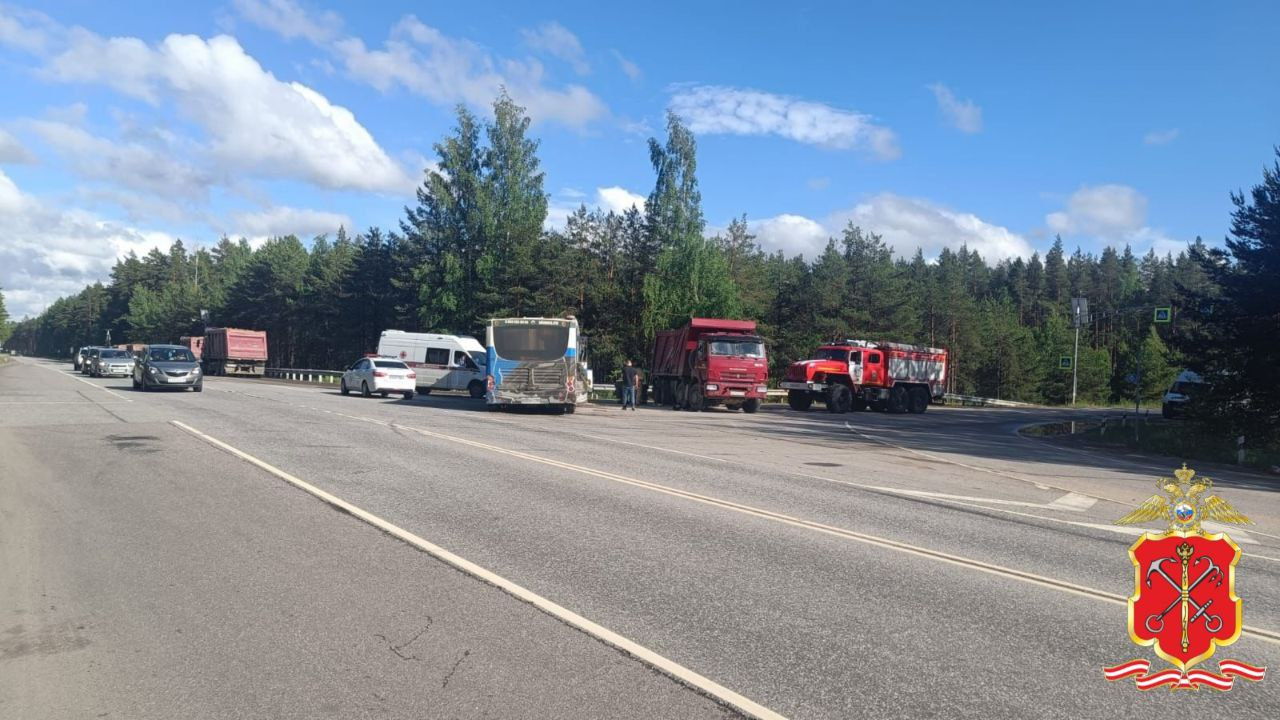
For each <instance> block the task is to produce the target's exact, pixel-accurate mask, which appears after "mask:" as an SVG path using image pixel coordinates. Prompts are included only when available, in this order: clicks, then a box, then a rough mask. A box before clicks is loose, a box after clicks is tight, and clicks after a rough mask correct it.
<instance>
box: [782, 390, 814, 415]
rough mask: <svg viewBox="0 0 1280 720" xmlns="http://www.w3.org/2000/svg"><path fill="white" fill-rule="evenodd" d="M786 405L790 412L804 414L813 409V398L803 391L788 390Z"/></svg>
mask: <svg viewBox="0 0 1280 720" xmlns="http://www.w3.org/2000/svg"><path fill="white" fill-rule="evenodd" d="M787 404H788V405H790V406H791V409H792V410H797V411H799V412H804V411H806V410H808V409H809V408H811V407H813V397H812V396H811V395H809V393H807V392H805V391H803V390H788V391H787Z"/></svg>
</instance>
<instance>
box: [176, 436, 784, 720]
mask: <svg viewBox="0 0 1280 720" xmlns="http://www.w3.org/2000/svg"><path fill="white" fill-rule="evenodd" d="M335 414H340V413H335ZM355 419H363V418H355ZM170 422H171V423H173V424H174V425H175V426H177V427H178V428H181V429H182V430H184V431H186V432H188V433H190V434H191V435H194V436H195V437H198V438H200V439H201V440H203V441H205V442H207V443H209V444H210V445H213V446H214V447H217V448H220V449H222V450H225V451H226V452H228V453H231V454H232V455H234V456H236V457H238V458H240V459H241V460H244V461H246V462H249V463H251V464H253V465H256V466H258V467H259V468H261V469H263V470H265V471H267V472H268V473H271V474H272V475H275V476H276V477H278V478H280V479H281V480H284V481H285V482H287V483H289V484H291V485H293V486H294V487H297V488H298V489H300V490H303V491H305V492H307V493H309V494H311V495H313V496H315V497H317V498H319V499H320V500H322V501H324V502H326V503H328V504H329V505H332V506H333V507H335V508H338V509H339V510H342V511H343V512H345V513H348V514H350V515H352V516H354V517H356V518H359V519H360V520H363V521H364V522H366V523H368V524H370V525H372V526H374V527H376V528H378V529H379V530H382V531H383V532H385V533H387V534H389V535H392V536H394V537H396V538H398V539H400V540H401V541H403V542H406V543H408V544H410V545H412V546H414V547H416V548H418V549H420V550H422V551H423V552H426V553H428V554H430V555H431V556H432V557H435V558H436V559H438V560H441V561H443V562H446V563H448V564H449V565H452V566H453V567H455V568H457V569H459V570H461V571H462V572H464V573H466V574H468V575H471V576H472V577H474V578H476V579H478V580H481V581H483V582H486V583H488V584H490V585H493V586H495V587H497V588H499V589H501V590H503V591H504V592H506V593H508V594H509V595H512V596H514V597H516V598H518V599H520V600H523V601H524V602H527V603H529V604H530V605H533V606H534V607H536V608H538V609H539V610H541V611H543V612H545V613H547V614H548V615H551V616H552V617H555V618H556V619H558V620H560V621H561V622H564V623H566V624H568V625H571V626H573V627H575V628H577V629H579V630H581V631H582V632H584V633H586V634H588V635H590V636H591V637H594V638H596V639H597V640H600V641H601V642H604V643H606V644H608V645H611V646H613V647H615V648H617V649H618V650H621V651H622V652H624V653H626V654H628V655H630V656H632V657H634V658H636V659H638V660H640V661H641V662H643V663H645V664H646V665H649V666H650V667H653V668H655V669H657V670H658V671H660V672H662V673H664V674H666V675H668V676H670V677H672V678H674V679H676V680H677V681H679V682H681V683H683V684H685V685H687V686H689V687H692V688H694V689H696V690H698V691H700V692H702V693H705V694H706V695H708V696H710V697H711V698H713V699H715V700H718V701H719V702H721V703H724V704H725V705H728V706H730V707H732V708H734V709H736V710H738V711H740V712H742V713H745V714H747V715H749V716H751V717H755V718H760V720H786V719H785V718H784V716H782V715H781V714H779V713H777V712H775V711H773V710H770V709H769V708H767V707H765V706H763V705H760V704H759V703H756V702H755V701H753V700H750V699H748V698H746V697H744V696H743V695H740V694H739V693H736V692H734V691H732V690H730V689H728V688H726V687H724V686H723V685H721V684H719V683H717V682H715V681H714V680H711V679H709V678H707V677H705V676H703V675H701V674H699V673H696V672H694V671H693V670H690V669H689V668H687V667H685V666H683V665H681V664H679V663H677V662H675V661H674V660H670V659H668V658H666V657H663V656H662V655H659V654H658V653H656V652H654V651H652V650H650V649H649V648H647V647H645V646H643V645H640V644H639V643H637V642H635V641H632V640H629V639H627V638H625V637H623V636H621V635H619V634H618V633H616V632H614V631H612V630H610V629H608V628H606V627H604V626H603V625H599V624H597V623H595V622H592V621H591V620H588V619H587V618H585V617H582V616H581V615H579V614H577V613H575V612H573V611H572V610H569V609H568V608H566V607H564V606H562V605H559V604H557V603H555V602H553V601H551V600H549V599H547V598H545V597H543V596H541V595H539V594H537V593H535V592H533V591H532V590H529V589H527V588H525V587H524V586H522V585H517V584H516V583H514V582H512V581H510V580H508V579H506V578H504V577H502V576H501V575H498V574H496V573H494V572H491V571H489V570H486V569H485V568H483V567H480V566H479V565H477V564H475V563H473V562H471V561H470V560H467V559H465V558H463V557H461V556H459V555H455V554H454V553H452V552H449V551H448V550H445V549H444V548H442V547H440V546H439V545H436V544H435V543H432V542H429V541H427V540H425V539H423V538H422V537H419V536H418V535H415V534H414V533H411V532H409V531H408V530H405V529H404V528H401V527H399V526H398V525H394V524H392V523H390V522H388V521H386V520H383V519H382V518H380V517H378V516H377V515H374V514H373V513H371V512H368V511H366V510H363V509H361V508H359V507H356V506H355V505H352V504H351V503H349V502H347V501H345V500H343V499H341V498H339V497H337V496H336V495H333V494H331V493H328V492H326V491H324V490H321V489H320V488H318V487H316V486H314V485H312V484H310V483H308V482H306V481H304V480H302V479H300V478H297V477H295V476H293V475H290V474H289V473H287V472H285V471H283V470H281V469H279V468H277V467H275V466H274V465H271V464H269V463H267V462H265V461H263V460H259V459H258V458H256V457H254V456H252V455H250V454H249V453H247V452H244V451H243V450H239V449H237V448H234V447H232V446H231V445H228V444H227V443H225V442H222V441H221V440H218V439H217V438H215V437H212V436H210V435H207V434H205V433H203V432H200V431H199V430H196V429H195V428H193V427H191V426H190V425H187V424H186V423H183V422H180V421H178V420H171V421H170ZM377 424H380V425H390V423H382V422H378V423H377ZM406 429H411V428H406Z"/></svg>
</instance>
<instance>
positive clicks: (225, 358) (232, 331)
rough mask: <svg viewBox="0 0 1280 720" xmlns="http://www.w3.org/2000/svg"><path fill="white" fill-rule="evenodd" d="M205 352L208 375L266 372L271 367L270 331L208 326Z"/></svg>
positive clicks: (203, 358) (204, 359)
mask: <svg viewBox="0 0 1280 720" xmlns="http://www.w3.org/2000/svg"><path fill="white" fill-rule="evenodd" d="M201 354H202V358H201V359H202V361H203V364H204V373H205V375H228V374H237V375H262V374H263V372H264V371H265V370H266V369H267V333H266V331H265V330H240V329H237V328H207V329H206V330H205V331H204V345H203V348H202V353H201Z"/></svg>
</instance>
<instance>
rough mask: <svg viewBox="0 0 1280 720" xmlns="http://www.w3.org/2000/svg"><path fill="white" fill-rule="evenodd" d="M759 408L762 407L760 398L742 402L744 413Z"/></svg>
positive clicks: (749, 412)
mask: <svg viewBox="0 0 1280 720" xmlns="http://www.w3.org/2000/svg"><path fill="white" fill-rule="evenodd" d="M759 409H760V399H759V398H751V399H750V400H748V401H746V402H744V403H742V412H744V413H747V414H751V413H753V412H755V411H757V410H759Z"/></svg>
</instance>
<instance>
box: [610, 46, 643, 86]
mask: <svg viewBox="0 0 1280 720" xmlns="http://www.w3.org/2000/svg"><path fill="white" fill-rule="evenodd" d="M612 52H613V58H614V59H615V60H617V61H618V67H620V68H622V74H623V75H626V76H627V77H628V78H630V79H631V82H640V78H642V77H644V72H643V71H642V70H640V66H639V65H637V64H635V63H633V62H631V61H630V60H628V59H627V58H626V57H624V56H623V54H622V53H620V52H618V51H617V50H613V51H612Z"/></svg>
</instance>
